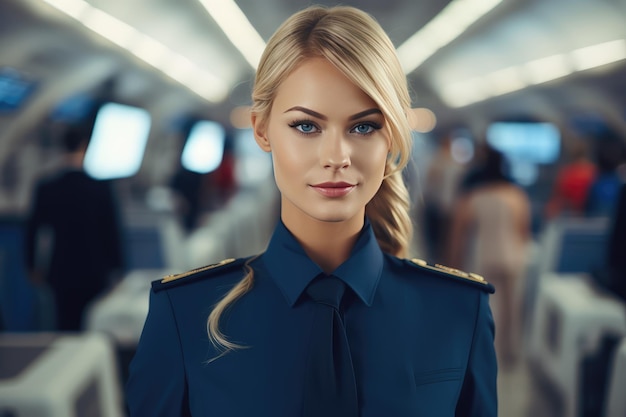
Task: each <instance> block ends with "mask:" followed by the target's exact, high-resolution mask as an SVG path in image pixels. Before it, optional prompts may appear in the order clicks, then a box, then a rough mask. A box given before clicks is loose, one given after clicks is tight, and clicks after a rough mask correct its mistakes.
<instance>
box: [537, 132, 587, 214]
mask: <svg viewBox="0 0 626 417" xmlns="http://www.w3.org/2000/svg"><path fill="white" fill-rule="evenodd" d="M571 155H572V160H571V162H569V163H567V164H566V165H564V166H563V167H562V168H561V169H560V170H559V172H558V174H557V177H556V182H555V185H554V190H553V192H552V196H551V197H550V199H549V201H548V204H547V206H546V212H545V215H546V218H548V219H551V218H554V217H556V216H558V215H561V214H567V215H574V216H583V215H584V212H585V202H586V201H587V193H588V192H589V188H590V187H591V184H592V183H593V181H594V179H595V178H596V171H597V168H596V165H595V164H594V163H593V162H592V161H591V160H590V159H589V156H588V154H587V148H586V146H585V145H584V144H583V143H582V142H577V143H576V144H575V145H573V149H572V152H571Z"/></svg>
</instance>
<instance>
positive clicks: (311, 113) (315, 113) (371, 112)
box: [285, 106, 383, 120]
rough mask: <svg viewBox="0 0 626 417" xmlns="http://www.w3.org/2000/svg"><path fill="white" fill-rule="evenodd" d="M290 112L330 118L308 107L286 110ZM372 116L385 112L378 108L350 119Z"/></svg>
mask: <svg viewBox="0 0 626 417" xmlns="http://www.w3.org/2000/svg"><path fill="white" fill-rule="evenodd" d="M290 111H301V112H302V113H306V114H310V115H311V116H313V117H317V118H318V119H322V120H328V117H326V116H324V115H323V114H321V113H318V112H316V111H314V110H311V109H307V108H306V107H302V106H294V107H291V108H289V109H287V110H285V113H288V112H290ZM370 114H383V112H381V111H380V109H377V108H372V109H367V110H363V111H362V112H358V113H356V114H353V115H352V116H350V117H349V120H356V119H360V118H361V117H365V116H369V115H370Z"/></svg>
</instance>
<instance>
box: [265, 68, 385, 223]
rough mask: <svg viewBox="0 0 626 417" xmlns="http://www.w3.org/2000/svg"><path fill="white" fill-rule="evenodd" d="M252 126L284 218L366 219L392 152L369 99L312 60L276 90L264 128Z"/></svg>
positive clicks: (383, 120)
mask: <svg viewBox="0 0 626 417" xmlns="http://www.w3.org/2000/svg"><path fill="white" fill-rule="evenodd" d="M256 122H257V120H256V119H254V118H253V127H254V130H255V137H256V139H257V142H258V143H259V145H260V146H261V147H262V148H263V149H264V150H266V151H268V152H270V151H271V152H272V159H273V164H274V175H275V178H276V183H277V186H278V188H279V190H280V192H281V200H282V217H283V219H285V218H289V219H292V220H296V221H301V220H310V218H313V219H315V220H318V221H324V222H343V221H349V220H357V221H359V222H362V221H363V218H364V214H365V205H366V204H367V203H368V202H369V201H370V200H371V199H372V197H373V196H374V194H376V192H377V191H378V189H379V188H380V185H381V183H382V180H383V175H384V170H385V162H386V159H387V154H388V152H389V138H388V135H387V133H386V131H387V130H386V129H384V128H383V127H384V124H385V119H384V117H383V114H382V113H381V111H380V109H379V108H378V106H377V105H376V103H375V102H374V101H373V100H372V99H371V98H370V97H369V96H368V95H366V94H365V93H364V92H363V91H362V90H361V89H359V88H358V87H357V86H356V85H355V84H353V83H352V82H351V81H350V80H349V79H348V78H346V77H345V76H344V75H343V74H342V73H341V72H339V71H338V70H337V69H336V68H335V67H334V66H333V65H332V64H331V63H329V62H328V61H327V60H325V59H323V58H313V59H309V60H307V61H305V62H304V63H303V64H301V65H300V66H299V67H298V68H297V69H296V70H295V71H294V72H293V73H291V74H290V75H289V76H288V77H287V78H286V79H285V80H284V81H283V83H282V84H281V85H280V86H279V88H278V91H277V94H276V97H275V100H274V103H273V105H272V108H271V113H270V117H269V119H268V120H267V123H266V124H265V126H261V124H260V123H256ZM307 218H309V219H307Z"/></svg>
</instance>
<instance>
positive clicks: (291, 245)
mask: <svg viewBox="0 0 626 417" xmlns="http://www.w3.org/2000/svg"><path fill="white" fill-rule="evenodd" d="M263 262H264V263H265V266H266V268H267V270H268V271H269V274H270V276H271V277H272V279H273V280H274V281H275V282H276V285H277V286H278V288H279V289H280V290H281V292H282V293H283V295H284V297H285V299H286V300H287V303H288V304H289V305H290V306H292V307H293V305H294V304H295V303H296V301H297V300H298V298H299V297H300V296H301V295H302V293H303V292H304V290H305V288H306V287H307V286H308V285H309V283H310V282H311V281H312V280H313V279H314V278H315V277H317V276H318V275H320V274H323V273H324V272H323V271H322V270H321V269H320V267H319V266H317V264H315V262H313V261H312V260H311V259H310V258H309V257H308V256H307V254H306V253H305V251H304V249H303V248H302V246H301V245H300V243H298V241H297V240H296V238H295V237H294V236H293V235H292V234H291V232H290V231H289V230H288V229H287V227H286V226H285V225H284V224H283V222H282V221H279V222H278V224H277V226H276V229H275V230H274V234H273V235H272V238H271V240H270V243H269V245H268V248H267V251H266V252H265V253H264V254H263ZM382 270H383V253H382V251H381V249H380V246H378V242H377V241H376V237H375V236H374V231H373V230H372V226H371V225H370V223H369V221H368V220H367V219H366V220H365V224H364V226H363V229H362V230H361V233H360V235H359V238H358V239H357V242H356V244H355V245H354V248H353V249H352V253H351V255H350V257H349V258H348V259H347V260H346V261H345V262H344V263H343V264H341V265H340V266H339V267H338V268H337V269H336V270H335V271H334V272H333V273H332V275H334V276H336V277H338V278H340V279H341V280H343V281H344V282H345V283H346V284H347V285H348V286H350V288H352V290H353V291H354V293H355V294H357V295H358V297H359V298H360V299H361V300H362V301H363V302H364V303H365V304H366V305H367V306H371V305H372V301H373V300H374V294H375V292H376V288H377V286H378V282H379V280H380V276H381V274H382Z"/></svg>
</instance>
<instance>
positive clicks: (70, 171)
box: [25, 126, 123, 331]
mask: <svg viewBox="0 0 626 417" xmlns="http://www.w3.org/2000/svg"><path fill="white" fill-rule="evenodd" d="M89 133H90V130H89V129H86V128H84V127H81V126H72V127H70V128H68V130H67V131H66V133H65V135H64V137H63V145H64V148H65V151H66V152H67V155H66V165H65V168H64V169H63V170H62V171H61V172H59V173H57V174H56V175H54V176H52V177H48V178H44V179H42V180H41V181H39V182H38V183H37V185H36V187H35V191H34V195H33V203H32V207H31V211H30V213H29V215H28V218H27V223H26V239H25V245H26V247H25V255H26V265H27V267H28V270H29V272H30V276H31V279H32V280H33V282H34V283H35V285H37V284H40V283H42V282H44V281H45V283H47V285H49V287H50V289H51V290H52V293H53V295H54V298H55V305H56V319H57V328H58V330H63V331H76V330H80V329H81V322H82V319H83V313H84V311H85V308H86V306H87V305H88V303H89V302H91V301H92V300H93V299H94V298H95V297H96V296H98V295H99V294H100V293H101V292H102V291H103V290H104V289H105V288H106V287H107V285H108V284H110V281H111V279H112V278H113V276H115V274H118V273H120V272H121V270H122V269H123V255H122V244H121V234H120V224H119V218H118V212H117V208H116V201H115V198H114V195H113V191H112V189H111V185H110V184H109V183H108V182H106V181H99V180H95V179H93V178H91V177H89V176H88V175H87V174H86V173H85V172H84V171H83V169H82V165H83V160H84V156H85V152H86V149H87V144H88V141H89ZM44 241H45V242H47V244H45V245H44V244H42V242H44Z"/></svg>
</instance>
